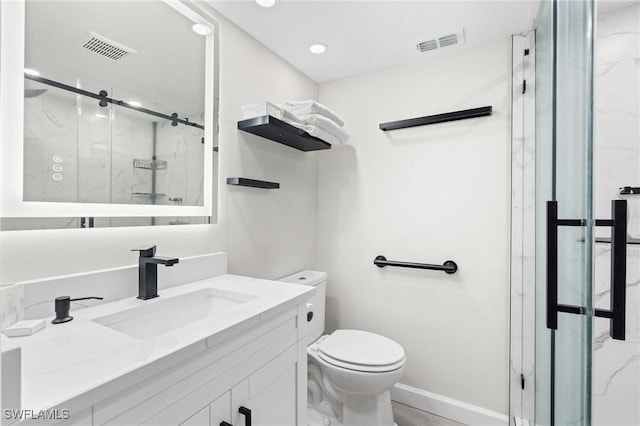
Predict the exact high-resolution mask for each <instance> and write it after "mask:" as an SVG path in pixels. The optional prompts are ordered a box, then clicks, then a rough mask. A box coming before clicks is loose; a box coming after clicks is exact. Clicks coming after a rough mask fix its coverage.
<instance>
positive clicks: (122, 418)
mask: <svg viewBox="0 0 640 426" xmlns="http://www.w3.org/2000/svg"><path fill="white" fill-rule="evenodd" d="M291 315H292V314H291V313H289V312H288V313H287V314H286V316H281V317H278V318H276V319H274V320H273V321H270V322H269V324H265V325H263V326H261V327H258V328H256V329H254V330H252V331H250V332H249V333H247V334H248V335H250V336H251V337H252V338H251V340H249V341H245V343H244V345H243V346H241V347H239V348H238V349H236V350H234V351H231V352H229V353H227V354H226V355H225V356H223V357H222V358H220V357H217V356H215V352H216V350H218V349H220V350H223V349H224V348H212V349H210V350H209V351H207V352H206V353H204V354H201V355H198V356H196V357H194V359H192V360H187V361H185V362H183V363H182V364H181V365H179V366H176V367H175V368H171V369H168V370H166V372H163V373H160V374H158V375H157V377H155V378H154V379H153V380H148V381H145V382H144V383H142V384H140V385H137V386H133V387H132V388H130V389H129V390H127V391H125V392H122V393H121V394H120V395H118V396H116V397H113V398H110V399H108V400H106V401H104V402H102V403H99V404H96V406H95V407H94V424H95V425H96V426H98V425H127V426H129V425H134V424H141V423H144V422H146V421H147V420H150V419H152V418H154V417H155V416H156V414H160V413H161V412H164V411H165V409H167V408H168V407H171V406H173V405H174V404H192V403H191V402H188V401H191V400H193V399H194V398H195V399H197V400H198V402H197V404H201V405H200V406H199V407H198V406H193V407H192V408H193V411H191V413H195V412H196V411H198V410H199V409H200V408H202V407H204V406H205V405H207V404H209V403H210V402H212V401H213V400H215V399H216V398H217V397H218V396H220V395H222V394H223V393H224V392H226V391H227V390H228V389H230V388H231V387H232V386H233V385H234V384H235V383H237V382H238V381H240V380H241V379H242V378H243V377H246V376H247V369H249V370H248V372H249V373H250V372H251V371H255V370H256V369H258V368H259V367H260V366H262V365H264V363H266V362H268V361H269V359H263V358H264V357H265V356H266V354H267V353H270V354H271V359H272V358H274V357H275V356H277V355H278V354H279V353H281V352H282V351H284V350H285V349H286V348H288V347H289V346H291V345H292V344H294V343H295V341H296V338H297V331H296V318H295V316H291ZM256 354H259V355H260V356H258V357H256ZM207 360H209V361H208V362H206V361H207ZM261 361H263V362H262V363H260V362H261ZM240 365H245V367H244V375H242V374H243V373H242V368H241V369H240V370H238V368H237V367H238V366H240ZM196 367H197V368H196ZM251 367H253V369H252V370H251V369H250V368H251ZM238 375H240V376H238ZM214 379H215V380H214ZM196 391H197V392H196ZM187 397H188V398H187ZM194 404H195V403H194ZM176 424H177V423H176Z"/></svg>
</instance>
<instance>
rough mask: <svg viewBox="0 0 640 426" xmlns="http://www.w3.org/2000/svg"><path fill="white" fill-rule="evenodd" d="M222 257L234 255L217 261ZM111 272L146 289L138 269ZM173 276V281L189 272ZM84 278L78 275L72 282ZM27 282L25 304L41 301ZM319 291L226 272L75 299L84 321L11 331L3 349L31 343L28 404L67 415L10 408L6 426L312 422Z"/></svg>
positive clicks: (25, 348)
mask: <svg viewBox="0 0 640 426" xmlns="http://www.w3.org/2000/svg"><path fill="white" fill-rule="evenodd" d="M215 256H224V255H223V254H219V255H209V256H208V257H215ZM224 260H225V263H226V257H225V259H224ZM196 261H197V262H200V264H205V262H203V260H202V258H200V259H196ZM197 262H196V263H197ZM208 263H211V262H208ZM180 265H181V266H182V267H183V268H185V265H186V266H187V267H189V265H190V263H189V260H188V259H186V260H184V261H183V260H181V264H180ZM176 268H177V266H176ZM225 269H226V267H225ZM109 273H111V274H112V276H113V277H115V275H113V274H119V275H120V276H123V274H124V275H127V276H129V275H130V278H131V281H133V283H131V285H132V286H134V290H135V268H134V267H131V268H123V269H120V270H117V271H105V272H103V273H100V274H97V275H98V277H96V276H95V274H94V276H93V278H95V279H96V280H98V281H100V280H104V279H108V277H105V276H104V274H109ZM173 273H174V278H172V277H171V276H167V279H166V281H171V280H174V279H175V276H179V275H180V274H179V271H178V270H177V269H176V270H175V271H174V272H173ZM187 275H188V274H187ZM191 275H193V273H192V274H191ZM89 278H91V277H89ZM192 278H193V276H192ZM74 280H75V281H74ZM81 280H82V276H74V277H70V278H69V280H67V281H66V282H67V288H66V290H69V289H72V288H74V286H75V284H74V282H80V281H81ZM54 281H55V280H54ZM60 281H62V282H63V283H64V282H65V280H64V279H62V280H60V279H58V280H57V281H56V282H58V284H59V282H60ZM159 281H160V283H161V284H162V281H163V280H162V275H160V276H159ZM53 284H55V283H54V282H52V283H49V285H53ZM23 286H24V292H25V293H24V295H25V296H24V299H25V304H29V303H34V302H33V301H32V302H30V301H29V299H30V298H33V297H34V296H33V295H31V296H29V295H28V293H29V292H33V291H37V289H38V287H42V286H43V283H42V282H38V283H31V284H29V283H27V284H24V285H23ZM29 286H33V287H29ZM58 287H59V288H61V289H63V288H65V285H59V286H58ZM47 288H49V287H47ZM87 291H94V292H95V291H96V290H95V289H91V290H87ZM313 292H314V290H313V288H310V287H306V286H298V285H291V284H286V283H282V282H275V281H268V280H261V279H254V278H249V277H242V276H236V275H229V274H220V275H216V276H212V277H208V278H204V279H198V280H195V281H192V282H188V283H184V284H180V285H173V286H171V287H169V288H162V285H161V287H160V290H159V293H160V297H158V298H155V299H152V300H139V299H137V298H135V297H125V298H122V299H119V300H115V301H112V302H108V303H102V304H97V305H94V306H92V307H89V308H86V309H80V308H78V307H73V306H72V310H71V315H72V316H73V317H74V319H73V321H70V322H68V323H64V324H59V325H53V324H51V323H50V321H48V323H47V326H46V328H45V329H44V330H42V331H40V332H38V333H37V334H35V335H33V336H28V337H18V338H7V337H6V336H4V335H3V336H2V339H3V340H2V349H3V350H6V349H7V348H9V347H12V346H20V347H21V351H22V398H21V399H22V401H21V407H20V408H21V409H23V410H30V411H32V412H33V413H32V414H33V415H38V413H39V412H40V410H45V411H44V413H45V415H53V416H55V417H57V418H56V419H51V420H42V419H37V420H35V419H22V420H19V421H17V422H16V421H15V420H7V419H6V416H5V418H4V419H3V421H4V422H5V423H3V425H4V424H21V425H22V424H38V425H42V424H60V425H134V424H136V425H137V424H145V425H199V426H200V425H216V426H217V425H220V424H224V423H222V422H227V423H228V424H231V425H234V426H245V425H246V426H249V425H251V424H254V425H259V424H279V425H295V424H298V425H305V424H306V411H307V403H306V380H307V371H306V370H307V367H306V341H305V336H306V323H307V321H306V318H307V308H306V300H307V299H308V298H309V296H310V295H311V294H312V293H313ZM38 297H41V296H38ZM35 303H36V304H37V303H41V302H37V301H36V302H35ZM51 307H53V301H52V302H51ZM26 312H29V309H28V308H27V309H26ZM50 319H51V318H49V320H50ZM3 408H7V407H3ZM65 410H68V412H67V411H65ZM67 413H68V414H69V416H67ZM65 417H69V418H65Z"/></svg>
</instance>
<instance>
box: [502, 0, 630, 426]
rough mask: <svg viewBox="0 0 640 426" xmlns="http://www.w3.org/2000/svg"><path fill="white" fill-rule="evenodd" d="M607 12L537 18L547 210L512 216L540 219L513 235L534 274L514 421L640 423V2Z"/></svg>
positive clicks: (515, 357) (538, 112)
mask: <svg viewBox="0 0 640 426" xmlns="http://www.w3.org/2000/svg"><path fill="white" fill-rule="evenodd" d="M597 6H599V5H596V4H595V3H594V2H593V1H580V2H576V1H558V0H555V1H553V2H541V6H540V10H539V13H538V17H537V20H536V35H535V58H536V59H535V146H534V145H533V144H532V145H531V146H530V148H531V149H532V150H533V152H534V153H535V154H534V156H535V163H534V164H535V167H533V163H532V165H531V167H530V170H529V171H532V170H534V171H535V180H534V181H533V178H532V177H531V178H530V179H531V180H532V182H531V185H533V184H535V197H534V198H535V202H532V205H534V206H535V207H534V208H531V210H530V211H529V212H527V211H526V209H525V211H524V213H522V215H521V216H516V215H514V218H513V221H512V224H513V226H514V228H515V229H518V226H520V227H522V225H523V224H524V223H526V221H527V218H529V220H535V235H531V236H530V238H529V240H527V235H526V234H524V236H523V237H522V236H518V241H515V242H514V244H521V245H522V246H523V247H526V246H530V247H533V246H534V247H535V252H532V253H531V257H532V258H531V259H530V261H531V263H532V264H533V265H535V268H531V269H530V270H527V268H526V267H524V268H521V270H520V272H521V276H520V277H519V278H522V282H524V284H521V283H520V282H519V281H518V285H519V286H520V287H519V288H517V289H516V290H518V291H519V294H516V293H517V292H513V291H514V287H513V285H514V284H513V282H514V281H513V279H512V301H513V302H514V303H512V311H515V312H516V315H515V316H514V315H512V328H513V327H514V325H515V326H516V327H515V328H517V330H516V331H517V334H514V333H513V331H512V357H511V358H512V374H511V378H512V380H511V403H510V407H511V413H510V414H511V415H510V417H511V420H510V421H511V423H512V424H515V423H517V422H519V421H520V419H527V420H529V421H530V422H532V423H533V424H536V425H603V426H604V425H617V426H623V425H637V424H640V408H639V407H638V401H639V400H640V374H639V369H638V365H639V363H640V335H639V334H640V333H639V331H640V315H639V314H640V293H639V292H638V282H639V278H640V250H639V249H638V248H639V246H638V237H639V236H640V220H639V219H640V195H638V192H640V189H638V190H636V188H637V187H638V186H640V130H639V129H640V126H639V123H638V120H639V113H640V108H639V103H640V101H639V96H638V95H639V94H640V86H639V85H640V83H639V82H640V67H639V66H638V65H639V64H640V57H639V56H640V54H639V51H640V50H639V45H640V44H639V40H640V34H639V28H638V27H639V25H640V24H639V20H638V16H640V5H639V4H638V3H637V2H628V3H624V2H621V3H617V4H615V5H609V6H608V7H607V6H606V5H605V6H604V7H603V9H601V10H597ZM514 43H515V42H514ZM514 51H515V50H514ZM514 81H515V77H514ZM515 107H516V102H515V100H514V108H515ZM514 119H515V117H514ZM525 119H526V118H525ZM530 124H532V123H530ZM514 143H518V141H517V140H516V139H514ZM514 158H515V157H514ZM525 168H526V166H525ZM525 175H526V172H525ZM533 175H534V174H533V173H531V174H530V176H533ZM524 179H525V180H526V179H527V178H526V176H525V178H524ZM523 187H526V186H521V187H517V185H514V192H516V193H517V192H519V191H522V188H523ZM514 212H515V210H514ZM514 254H517V253H516V251H512V266H513V265H516V266H517V265H518V264H519V263H518V262H519V261H520V264H526V263H527V259H526V258H525V257H521V258H520V259H517V258H516V257H514ZM522 259H524V260H522ZM512 276H513V274H512ZM527 283H529V287H527ZM534 294H535V296H534V297H529V296H533V295H534ZM528 307H529V308H528ZM520 308H522V309H520ZM534 312H535V314H534ZM518 315H519V316H520V318H519V319H518ZM531 316H535V321H533V318H531ZM514 318H515V321H514ZM518 321H519V322H518ZM527 324H530V326H527ZM514 336H517V337H516V338H515V340H514ZM534 347H535V349H534ZM533 352H535V357H533V356H532V354H533ZM514 366H515V367H514ZM517 378H520V379H521V380H516V379H517Z"/></svg>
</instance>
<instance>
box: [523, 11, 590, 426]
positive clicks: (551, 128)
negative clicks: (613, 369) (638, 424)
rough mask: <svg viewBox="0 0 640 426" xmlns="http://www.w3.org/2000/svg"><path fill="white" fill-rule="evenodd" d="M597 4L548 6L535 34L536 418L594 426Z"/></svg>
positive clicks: (541, 421)
mask: <svg viewBox="0 0 640 426" xmlns="http://www.w3.org/2000/svg"><path fill="white" fill-rule="evenodd" d="M593 7H594V4H593V2H592V1H580V2H576V1H558V0H555V1H553V2H541V7H540V12H539V16H538V28H537V33H536V59H537V64H536V76H537V77H536V419H535V423H536V424H537V425H590V424H591V394H592V392H591V371H592V359H591V354H592V325H593V310H592V308H591V307H592V306H593V303H592V285H593V277H592V275H593V274H592V270H593V261H592V252H593V228H594V226H595V220H594V218H593V213H592V212H593V208H592V204H593V203H592V193H593V188H592V176H593V170H592V169H593V166H592V163H593V161H592V157H593V135H592V129H593V119H592V114H593Z"/></svg>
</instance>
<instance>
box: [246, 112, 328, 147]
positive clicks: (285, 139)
mask: <svg viewBox="0 0 640 426" xmlns="http://www.w3.org/2000/svg"><path fill="white" fill-rule="evenodd" d="M238 129H239V130H242V131H243V132H247V133H251V134H254V135H258V136H262V137H263V138H266V139H269V140H272V141H274V142H278V143H281V144H283V145H287V146H290V147H291V148H295V149H299V150H300V151H318V150H321V149H331V144H329V143H327V142H325V141H323V140H321V139H318V138H316V137H313V136H311V135H310V134H308V133H307V132H305V131H304V130H302V129H298V128H297V127H295V126H292V125H291V124H289V123H285V122H284V121H282V120H278V119H277V118H275V117H272V116H270V115H263V116H261V117H255V118H249V119H247V120H242V121H238Z"/></svg>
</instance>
